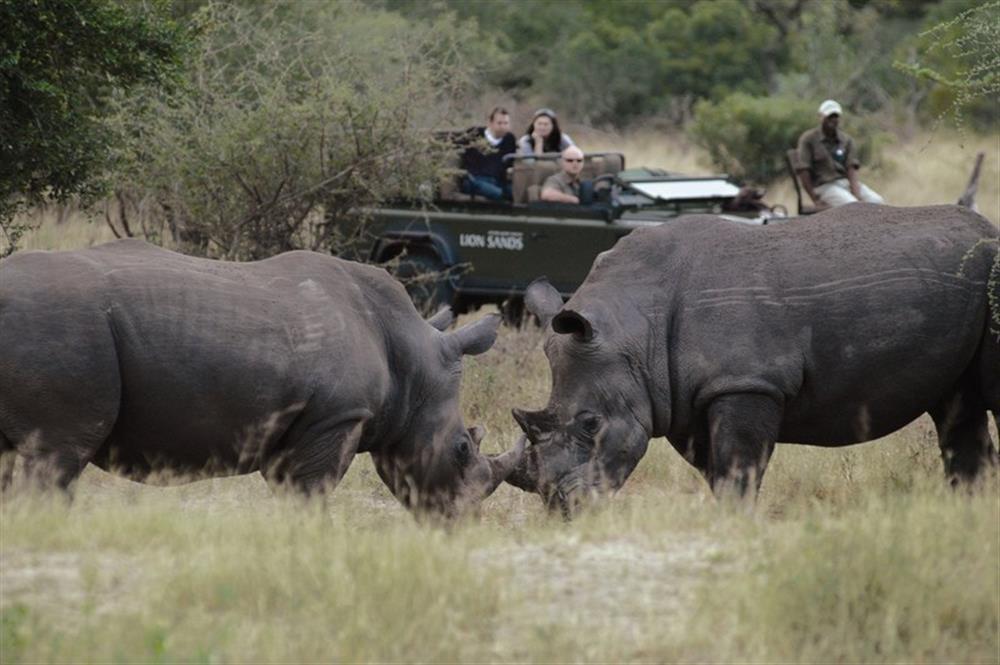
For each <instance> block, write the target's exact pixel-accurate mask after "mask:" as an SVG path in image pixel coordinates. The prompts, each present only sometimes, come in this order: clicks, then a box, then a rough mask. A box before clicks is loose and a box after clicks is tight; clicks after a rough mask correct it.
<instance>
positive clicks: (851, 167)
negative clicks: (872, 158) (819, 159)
mask: <svg viewBox="0 0 1000 665" xmlns="http://www.w3.org/2000/svg"><path fill="white" fill-rule="evenodd" d="M844 152H845V153H846V154H845V155H844V162H845V163H846V164H847V182H848V184H849V185H850V188H851V194H854V198H856V199H857V200H859V201H860V200H861V182H860V181H859V180H858V167H860V166H861V164H860V163H859V162H858V160H857V159H855V158H854V140H853V139H850V138H849V139H847V145H846V146H844Z"/></svg>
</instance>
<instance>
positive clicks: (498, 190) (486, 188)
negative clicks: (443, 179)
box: [461, 174, 511, 201]
mask: <svg viewBox="0 0 1000 665" xmlns="http://www.w3.org/2000/svg"><path fill="white" fill-rule="evenodd" d="M461 189H462V193H463V194H472V195H473V196H482V197H484V198H487V199H489V200H491V201H510V200H511V193H510V185H509V184H508V183H503V184H500V183H499V182H498V181H497V179H496V178H494V177H493V176H488V175H472V174H469V175H467V176H465V177H464V178H462V188H461Z"/></svg>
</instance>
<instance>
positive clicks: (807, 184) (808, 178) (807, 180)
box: [797, 169, 830, 210]
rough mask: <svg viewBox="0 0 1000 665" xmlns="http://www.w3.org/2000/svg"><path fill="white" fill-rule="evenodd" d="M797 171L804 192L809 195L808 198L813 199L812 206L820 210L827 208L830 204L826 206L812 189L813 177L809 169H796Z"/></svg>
mask: <svg viewBox="0 0 1000 665" xmlns="http://www.w3.org/2000/svg"><path fill="white" fill-rule="evenodd" d="M797 173H798V174H799V180H801V181H802V189H804V190H806V193H807V194H808V195H809V198H811V199H812V200H813V207H815V208H816V209H817V210H822V209H823V208H829V207H830V206H828V205H827V204H826V203H825V202H824V201H823V199H821V198H820V197H819V194H817V193H816V190H815V189H813V179H812V174H810V173H809V169H802V170H800V171H797Z"/></svg>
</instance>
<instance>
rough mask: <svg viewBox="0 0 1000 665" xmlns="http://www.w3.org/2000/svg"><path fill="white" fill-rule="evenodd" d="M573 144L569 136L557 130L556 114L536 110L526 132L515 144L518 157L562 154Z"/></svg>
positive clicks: (550, 110)
mask: <svg viewBox="0 0 1000 665" xmlns="http://www.w3.org/2000/svg"><path fill="white" fill-rule="evenodd" d="M571 145H576V144H575V143H573V139H571V138H570V137H569V134H564V133H563V132H561V131H560V130H559V121H558V120H557V119H556V112H555V111H553V110H552V109H538V110H537V111H535V115H533V116H532V117H531V125H529V126H528V131H527V132H525V134H524V136H522V137H521V138H520V140H519V141H518V142H517V153H518V154H519V155H539V154H541V153H543V152H562V151H563V150H565V149H566V148H568V147H570V146H571Z"/></svg>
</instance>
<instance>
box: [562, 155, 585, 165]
mask: <svg viewBox="0 0 1000 665" xmlns="http://www.w3.org/2000/svg"><path fill="white" fill-rule="evenodd" d="M563 161H564V162H569V163H571V164H572V163H574V162H582V161H583V158H580V159H576V158H569V157H563Z"/></svg>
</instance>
